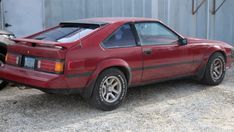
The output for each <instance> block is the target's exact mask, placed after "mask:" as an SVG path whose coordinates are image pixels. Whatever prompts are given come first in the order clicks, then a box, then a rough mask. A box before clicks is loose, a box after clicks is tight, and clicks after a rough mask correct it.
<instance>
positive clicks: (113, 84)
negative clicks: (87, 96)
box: [91, 68, 127, 111]
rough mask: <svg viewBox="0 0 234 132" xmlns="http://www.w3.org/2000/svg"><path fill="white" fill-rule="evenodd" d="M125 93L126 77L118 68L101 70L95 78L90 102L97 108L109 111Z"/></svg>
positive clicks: (116, 105) (121, 99)
mask: <svg viewBox="0 0 234 132" xmlns="http://www.w3.org/2000/svg"><path fill="white" fill-rule="evenodd" d="M126 93H127V80H126V77H125V76H124V74H123V73H122V72H121V71H120V70H118V69H115V68H111V69H108V70H105V71H104V72H102V73H101V74H100V76H99V77H98V78H97V81H96V84H95V88H94V91H93V94H92V96H91V103H92V105H94V106H96V107H97V108H98V109H101V110H105V111H110V110H113V109H116V108H117V107H118V106H119V105H120V104H121V103H122V101H123V99H124V98H125V96H126Z"/></svg>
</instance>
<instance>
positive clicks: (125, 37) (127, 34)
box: [103, 24, 136, 48]
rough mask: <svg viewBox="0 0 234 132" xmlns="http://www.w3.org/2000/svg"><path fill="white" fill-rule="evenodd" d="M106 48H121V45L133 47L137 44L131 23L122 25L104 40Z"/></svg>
mask: <svg viewBox="0 0 234 132" xmlns="http://www.w3.org/2000/svg"><path fill="white" fill-rule="evenodd" d="M103 46H104V47H105V48H119V47H131V46H136V41H135V38H134V35H133V32H132V29H131V26H130V25H129V24H125V25H123V26H121V27H120V28H119V29H118V30H117V31H115V32H114V33H113V34H112V35H111V36H110V37H108V38H107V39H106V40H105V41H104V42H103Z"/></svg>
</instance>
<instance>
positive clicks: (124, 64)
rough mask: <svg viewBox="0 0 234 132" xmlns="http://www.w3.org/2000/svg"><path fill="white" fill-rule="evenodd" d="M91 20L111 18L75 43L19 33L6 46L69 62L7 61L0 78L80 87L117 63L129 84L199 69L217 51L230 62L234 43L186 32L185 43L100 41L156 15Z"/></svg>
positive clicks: (54, 86)
mask: <svg viewBox="0 0 234 132" xmlns="http://www.w3.org/2000/svg"><path fill="white" fill-rule="evenodd" d="M88 20H89V21H101V22H107V23H108V24H107V25H105V26H103V27H101V28H99V29H97V30H96V31H95V32H94V33H91V34H90V35H88V36H87V37H85V38H83V39H81V40H79V41H76V42H73V43H57V42H46V41H40V40H32V39H30V37H32V36H35V35H37V34H34V35H32V36H29V37H27V39H17V40H16V41H17V42H18V43H17V44H16V45H14V46H9V49H8V51H9V52H11V53H16V54H20V55H25V56H33V57H38V58H48V59H55V60H63V61H64V62H65V66H64V72H63V74H53V73H45V72H40V71H35V70H30V69H25V68H23V67H16V66H11V65H7V64H6V65H4V66H2V67H0V78H1V79H5V80H10V81H14V82H18V83H22V84H25V85H30V86H34V87H39V88H42V89H81V88H87V87H88V86H90V85H91V84H92V83H93V82H95V80H96V79H97V77H98V75H99V74H100V73H101V72H102V71H103V70H105V69H107V68H110V67H118V68H123V69H125V72H127V73H125V74H126V75H127V74H129V85H141V84H145V83H146V82H147V83H149V82H154V81H156V80H161V79H165V78H175V77H177V76H181V75H196V74H197V72H199V70H200V69H202V68H203V67H204V66H205V64H206V63H207V61H208V59H209V57H210V56H211V55H212V54H213V53H214V52H217V51H218V52H222V53H223V54H224V55H225V56H226V58H227V59H226V60H227V66H228V67H230V66H231V62H232V60H231V49H232V46H230V45H228V44H225V43H223V42H218V41H209V40H202V39H194V38H188V44H187V45H180V44H179V43H173V44H170V45H155V46H140V45H138V46H135V47H127V48H113V49H105V48H103V47H102V42H103V41H104V40H105V39H106V38H107V37H108V36H110V34H112V33H113V32H114V31H115V30H116V29H118V28H119V27H120V26H121V25H123V24H125V23H134V22H142V21H147V22H148V21H151V22H158V20H154V19H145V18H95V19H88ZM52 29H53V28H52ZM49 30H50V29H49ZM179 36H180V35H179ZM33 43H36V46H32V44H33ZM45 44H47V46H46V45H45ZM55 46H61V47H63V48H62V49H60V48H56V47H55ZM149 48H150V49H152V54H151V55H146V54H144V50H147V49H149Z"/></svg>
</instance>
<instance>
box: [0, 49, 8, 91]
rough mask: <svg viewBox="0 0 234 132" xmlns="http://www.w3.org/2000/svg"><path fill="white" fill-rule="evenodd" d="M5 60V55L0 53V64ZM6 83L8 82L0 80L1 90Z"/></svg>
mask: <svg viewBox="0 0 234 132" xmlns="http://www.w3.org/2000/svg"><path fill="white" fill-rule="evenodd" d="M4 61H5V55H3V54H1V53H0V66H1V65H2V64H4ZM7 84H8V82H6V81H3V80H0V90H2V89H3V88H4V87H6V85H7Z"/></svg>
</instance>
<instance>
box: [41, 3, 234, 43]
mask: <svg viewBox="0 0 234 132" xmlns="http://www.w3.org/2000/svg"><path fill="white" fill-rule="evenodd" d="M44 1H45V2H44V3H45V27H50V26H53V25H56V24H57V23H58V22H60V21H63V20H72V19H80V18H90V17H118V16H126V17H153V18H159V19H160V20H162V21H163V22H165V23H166V24H168V25H169V26H171V27H172V28H174V29H175V30H177V31H178V32H179V33H181V34H183V35H185V36H192V37H200V38H209V39H217V40H222V41H225V42H228V43H233V44H234V15H233V14H234V8H233V7H234V0H226V3H225V4H224V5H223V6H222V7H221V8H220V10H219V11H218V12H217V14H216V15H212V14H211V13H209V16H208V15H207V14H208V13H207V12H208V11H211V9H212V2H213V0H207V1H206V3H205V4H204V5H202V6H201V8H200V9H199V11H198V12H197V13H196V14H195V15H192V0H44ZM195 1H196V5H198V4H199V3H200V2H201V1H202V0H195ZM216 1H217V6H218V5H219V4H220V3H221V2H222V0H216ZM208 3H209V7H210V8H209V9H208ZM207 22H208V23H207Z"/></svg>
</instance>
